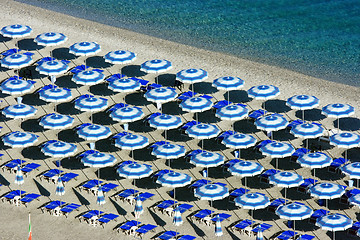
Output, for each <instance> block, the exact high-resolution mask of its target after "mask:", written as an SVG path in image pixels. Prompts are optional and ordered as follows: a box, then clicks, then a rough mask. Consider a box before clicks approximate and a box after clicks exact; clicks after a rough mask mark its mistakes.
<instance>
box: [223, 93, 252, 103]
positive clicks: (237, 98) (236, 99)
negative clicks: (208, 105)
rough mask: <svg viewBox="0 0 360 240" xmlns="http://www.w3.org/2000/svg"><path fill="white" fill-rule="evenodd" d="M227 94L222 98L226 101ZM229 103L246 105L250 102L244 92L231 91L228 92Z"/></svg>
mask: <svg viewBox="0 0 360 240" xmlns="http://www.w3.org/2000/svg"><path fill="white" fill-rule="evenodd" d="M227 97H228V95H227V93H225V94H224V98H225V99H226V100H227ZM229 101H230V102H233V103H246V102H250V101H251V98H249V97H248V94H247V92H246V91H244V90H233V91H230V92H229Z"/></svg>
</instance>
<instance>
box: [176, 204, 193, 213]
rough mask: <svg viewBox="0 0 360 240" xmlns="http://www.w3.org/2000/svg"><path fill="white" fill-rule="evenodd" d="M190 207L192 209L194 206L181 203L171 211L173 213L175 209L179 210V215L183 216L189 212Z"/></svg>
mask: <svg viewBox="0 0 360 240" xmlns="http://www.w3.org/2000/svg"><path fill="white" fill-rule="evenodd" d="M192 207H194V206H193V205H191V204H187V203H183V204H180V205H179V206H177V207H176V208H175V209H174V210H173V211H175V210H176V209H179V211H180V213H181V214H183V213H184V212H186V211H187V210H190V209H191V208H192Z"/></svg>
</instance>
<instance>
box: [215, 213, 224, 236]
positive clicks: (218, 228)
mask: <svg viewBox="0 0 360 240" xmlns="http://www.w3.org/2000/svg"><path fill="white" fill-rule="evenodd" d="M222 235H223V231H222V229H221V222H220V217H219V215H217V217H216V222H215V236H217V237H220V236H222Z"/></svg>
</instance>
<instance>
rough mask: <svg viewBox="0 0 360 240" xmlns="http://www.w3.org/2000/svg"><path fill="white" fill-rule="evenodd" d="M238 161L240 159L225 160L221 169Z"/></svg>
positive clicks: (225, 168)
mask: <svg viewBox="0 0 360 240" xmlns="http://www.w3.org/2000/svg"><path fill="white" fill-rule="evenodd" d="M240 161H241V160H239V159H236V158H235V159H231V160H229V161H227V162H226V163H224V164H223V165H222V169H223V171H225V170H227V169H228V168H229V167H231V166H233V165H234V164H235V163H238V162H240Z"/></svg>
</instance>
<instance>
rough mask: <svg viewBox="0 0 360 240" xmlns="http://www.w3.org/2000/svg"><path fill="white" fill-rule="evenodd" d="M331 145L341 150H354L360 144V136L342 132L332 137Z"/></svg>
mask: <svg viewBox="0 0 360 240" xmlns="http://www.w3.org/2000/svg"><path fill="white" fill-rule="evenodd" d="M330 144H332V145H335V146H337V147H339V148H354V147H358V146H359V144H360V136H359V135H358V134H355V133H351V132H342V133H338V134H334V135H332V136H330Z"/></svg>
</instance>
